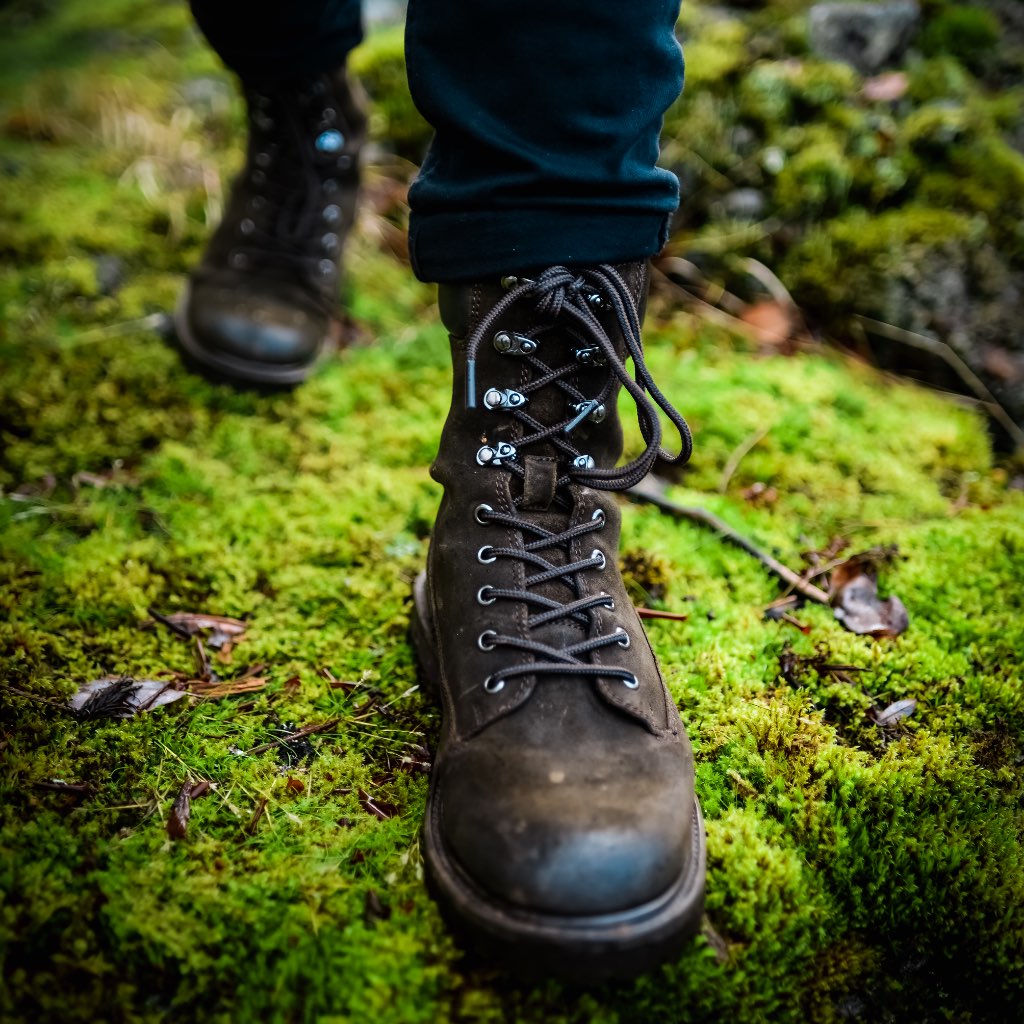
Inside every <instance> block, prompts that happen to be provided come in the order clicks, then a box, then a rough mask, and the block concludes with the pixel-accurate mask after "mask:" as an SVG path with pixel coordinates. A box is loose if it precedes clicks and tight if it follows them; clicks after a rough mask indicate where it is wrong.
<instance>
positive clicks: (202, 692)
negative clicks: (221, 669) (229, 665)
mask: <svg viewBox="0 0 1024 1024" xmlns="http://www.w3.org/2000/svg"><path fill="white" fill-rule="evenodd" d="M266 685H267V680H266V679H264V678H263V677H262V676H249V677H248V678H246V677H244V676H243V677H242V678H241V679H229V680H228V681H227V682H224V683H210V682H207V681H206V680H203V679H190V680H189V681H188V688H189V689H190V690H191V691H192V693H194V694H195V695H196V696H197V697H203V698H204V699H206V700H220V699H221V698H222V697H234V696H236V695H238V694H240V693H256V692H257V691H258V690H262V689H265V688H266Z"/></svg>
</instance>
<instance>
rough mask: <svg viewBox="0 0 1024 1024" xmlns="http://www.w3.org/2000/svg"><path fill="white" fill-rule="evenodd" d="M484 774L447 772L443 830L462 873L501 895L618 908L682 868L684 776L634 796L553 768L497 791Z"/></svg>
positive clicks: (519, 900)
mask: <svg viewBox="0 0 1024 1024" xmlns="http://www.w3.org/2000/svg"><path fill="white" fill-rule="evenodd" d="M487 774H488V773H487V772H476V773H474V772H469V773H463V772H461V771H460V772H459V774H458V776H449V779H450V780H451V784H450V786H449V787H447V788H448V790H449V791H448V793H447V796H446V799H445V802H444V805H443V807H444V810H443V812H442V821H443V825H442V829H443V834H444V838H445V841H446V843H447V845H448V846H449V848H450V850H451V852H452V853H453V854H454V857H455V859H456V860H457V861H458V862H459V863H460V865H461V866H462V868H463V870H464V871H465V872H466V873H467V874H468V875H469V876H470V877H471V878H472V879H473V881H474V882H475V883H476V884H477V885H478V886H480V887H481V888H483V889H485V890H487V891H488V892H490V893H491V894H492V895H494V896H496V897H498V898H499V899H501V900H503V901H507V902H508V903H511V904H514V905H517V906H520V907H523V908H525V909H529V910H533V911H536V912H539V913H545V914H555V915H569V916H586V915H602V914H614V913H621V912H623V911H627V910H631V909H635V908H637V907H640V906H643V905H644V904H646V903H649V902H650V901H652V900H656V899H657V898H658V897H659V896H661V895H662V894H663V893H665V892H666V891H667V890H668V889H669V888H670V887H671V886H672V885H673V883H674V882H676V881H677V880H678V879H679V878H680V876H681V875H682V874H683V873H684V871H685V868H686V863H687V858H688V856H689V852H690V834H689V833H690V828H691V824H692V814H693V794H692V787H690V786H687V785H685V784H684V783H682V780H679V779H676V780H675V784H672V783H671V782H670V783H669V784H668V785H663V786H658V785H655V786H653V787H652V786H650V785H647V786H646V787H640V788H645V789H646V792H644V793H641V794H638V793H636V792H635V791H634V792H632V793H631V792H630V787H629V786H628V785H626V784H621V785H615V784H614V783H612V784H608V783H607V782H606V783H605V784H603V785H598V786H594V785H590V784H586V783H584V784H573V783H572V782H571V781H569V782H568V784H567V782H566V781H563V780H560V779H559V772H558V771H557V770H556V771H553V772H551V773H549V777H548V779H547V780H537V779H532V780H523V781H524V783H525V785H518V786H509V785H508V783H507V781H506V782H505V783H504V785H503V786H502V787H501V792H500V794H499V793H496V792H494V791H493V789H496V788H497V787H488V786H487V785H486V784H484V783H483V780H484V779H486V778H487ZM552 779H554V780H559V781H551V780H552ZM623 781H624V782H625V780H623ZM666 781H667V780H666ZM633 788H634V790H635V789H636V788H637V787H633Z"/></svg>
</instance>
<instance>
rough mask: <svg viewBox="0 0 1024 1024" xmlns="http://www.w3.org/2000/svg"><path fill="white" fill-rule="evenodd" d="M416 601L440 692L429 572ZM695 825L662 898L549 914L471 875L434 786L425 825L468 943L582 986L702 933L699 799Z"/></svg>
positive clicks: (441, 900)
mask: <svg viewBox="0 0 1024 1024" xmlns="http://www.w3.org/2000/svg"><path fill="white" fill-rule="evenodd" d="M413 597H414V604H415V613H414V615H413V618H412V623H411V625H410V634H411V640H412V644H413V648H414V650H415V652H416V655H417V658H418V660H419V663H420V670H421V676H422V679H423V681H424V683H425V685H426V687H427V688H429V689H432V690H433V691H434V692H435V693H436V692H437V691H438V689H439V684H440V678H441V677H440V666H439V664H438V661H437V653H436V650H437V649H436V646H435V643H434V630H433V624H432V622H431V616H430V606H429V600H428V597H427V590H426V576H425V574H422V573H421V574H420V576H419V577H418V578H417V580H416V582H415V584H414V587H413ZM692 821H693V824H692V829H691V843H692V849H691V856H690V858H689V859H688V861H687V868H686V870H685V871H684V872H683V874H681V875H680V877H679V878H678V879H677V880H676V881H675V883H674V884H673V885H671V886H670V887H669V888H668V889H667V890H666V891H665V892H664V893H662V895H661V896H659V897H658V898H657V899H655V900H652V901H650V902H649V903H646V904H644V905H642V906H638V907H633V908H631V909H630V910H627V911H622V912H619V913H615V914H604V915H600V916H578V917H576V916H571V917H570V916H559V915H552V914H543V913H537V912H535V911H530V910H528V909H526V908H523V907H520V906H516V905H514V904H511V903H507V902H505V901H502V900H499V899H497V898H496V897H495V896H494V895H492V894H491V893H489V892H487V891H485V890H484V889H482V888H480V887H479V886H478V885H477V884H476V883H475V882H474V881H473V879H472V878H470V877H469V876H468V875H467V874H466V872H465V871H464V870H463V869H462V867H461V866H460V865H459V864H458V862H457V861H456V860H455V859H454V858H453V857H452V856H451V854H450V853H449V852H448V850H447V848H446V846H445V843H444V839H443V836H442V834H441V823H440V815H439V810H438V801H437V800H436V798H435V791H434V786H433V784H432V785H431V789H430V794H429V795H428V797H427V807H426V814H425V816H424V822H423V853H424V860H425V862H426V868H427V881H428V885H429V887H430V889H431V892H432V894H433V895H434V898H435V899H436V900H437V902H438V904H439V906H440V908H441V911H442V913H443V915H444V917H445V918H446V920H447V921H448V922H449V924H450V926H452V928H453V931H454V932H455V934H456V935H457V936H458V937H459V938H460V939H461V940H462V941H463V944H464V946H466V948H467V949H469V950H470V951H471V952H472V953H474V954H481V955H483V956H484V957H485V958H486V959H487V960H488V961H489V962H490V963H492V964H497V965H499V966H504V967H507V968H509V969H511V970H513V971H515V972H517V973H521V974H526V975H530V976H533V975H543V976H551V975H557V976H559V977H561V978H563V979H566V980H569V981H571V982H575V983H582V984H595V983H600V982H602V981H606V980H611V979H625V978H632V977H635V976H637V975H638V974H642V973H644V972H645V971H649V970H651V969H653V968H655V967H657V966H658V965H659V964H661V963H663V962H664V961H666V960H668V959H670V958H672V957H673V956H675V955H677V954H678V953H679V952H680V951H681V949H682V948H683V946H684V945H685V943H686V942H687V940H689V939H690V938H691V937H692V936H693V935H694V934H696V932H697V931H698V930H699V928H700V923H701V919H702V917H703V913H704V873H705V865H706V859H707V852H706V843H705V837H704V821H703V818H702V816H701V811H700V804H699V802H698V801H697V800H696V799H695V800H694V806H693V819H692Z"/></svg>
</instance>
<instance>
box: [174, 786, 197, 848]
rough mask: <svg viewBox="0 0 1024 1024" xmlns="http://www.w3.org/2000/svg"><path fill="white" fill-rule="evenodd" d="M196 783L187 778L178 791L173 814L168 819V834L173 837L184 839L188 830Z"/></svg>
mask: <svg viewBox="0 0 1024 1024" xmlns="http://www.w3.org/2000/svg"><path fill="white" fill-rule="evenodd" d="M193 785H194V783H193V782H192V780H191V779H187V780H186V782H185V785H183V786H182V787H181V789H180V790H179V791H178V795H177V796H176V797H175V798H174V803H173V804H172V805H171V816H170V817H169V818H168V819H167V834H168V835H169V836H170V837H171V838H172V839H184V838H185V833H186V832H188V819H189V818H190V817H191V816H192V787H193Z"/></svg>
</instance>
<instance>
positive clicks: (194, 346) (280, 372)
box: [174, 286, 341, 388]
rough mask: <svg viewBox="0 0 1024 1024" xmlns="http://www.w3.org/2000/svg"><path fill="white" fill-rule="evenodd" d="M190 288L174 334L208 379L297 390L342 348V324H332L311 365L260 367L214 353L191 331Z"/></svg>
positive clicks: (177, 312)
mask: <svg viewBox="0 0 1024 1024" xmlns="http://www.w3.org/2000/svg"><path fill="white" fill-rule="evenodd" d="M190 291H191V290H190V288H189V287H188V286H186V288H185V291H184V292H183V293H182V296H181V300H180V301H179V302H178V305H177V307H176V308H175V310H174V334H175V338H176V340H177V342H178V348H180V349H181V351H182V354H183V355H184V356H185V358H186V360H187V361H188V362H189V363H190V364H191V365H192V366H194V367H195V368H196V369H198V370H199V371H200V372H201V373H203V374H204V375H205V376H208V377H213V378H215V379H216V380H218V381H223V382H227V383H230V384H236V383H237V384H253V385H257V386H260V385H262V386H264V387H272V388H273V387H279V388H287V387H294V386H295V385H296V384H301V383H302V382H303V381H304V380H306V379H307V378H308V377H309V376H310V375H311V374H312V373H313V371H314V370H316V368H317V367H318V366H319V365H320V364H321V363H322V362H323V361H324V359H325V358H327V357H328V356H329V355H330V354H331V353H332V352H334V351H335V349H337V347H338V341H339V335H340V333H341V324H340V323H338V322H337V321H332V322H331V328H330V330H329V331H328V333H327V335H326V336H325V337H324V339H323V342H322V344H321V346H320V351H319V352H318V353H317V355H316V357H315V358H314V359H313V360H311V361H310V362H308V363H291V364H288V363H285V364H281V365H275V364H273V363H258V362H253V361H252V360H248V359H239V358H237V357H235V356H228V355H223V354H221V353H216V352H211V351H209V349H206V348H204V347H203V346H202V345H200V344H199V342H198V341H197V340H196V338H195V336H194V335H193V334H192V332H191V331H190V330H189V327H188V317H187V316H186V313H185V310H186V309H187V308H188V302H189V295H190Z"/></svg>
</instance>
